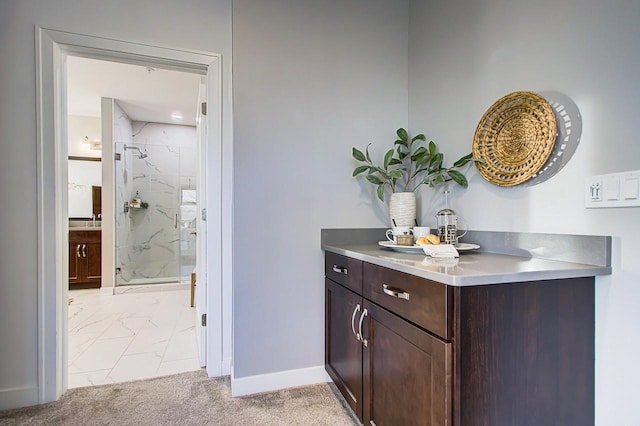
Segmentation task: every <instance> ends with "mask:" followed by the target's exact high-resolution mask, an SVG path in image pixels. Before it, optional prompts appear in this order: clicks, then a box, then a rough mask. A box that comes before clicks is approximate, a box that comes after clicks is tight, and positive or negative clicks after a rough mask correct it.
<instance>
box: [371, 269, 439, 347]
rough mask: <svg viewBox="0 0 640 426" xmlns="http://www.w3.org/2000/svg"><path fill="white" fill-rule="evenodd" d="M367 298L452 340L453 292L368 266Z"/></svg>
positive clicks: (406, 275) (434, 284)
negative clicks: (450, 321) (451, 312)
mask: <svg viewBox="0 0 640 426" xmlns="http://www.w3.org/2000/svg"><path fill="white" fill-rule="evenodd" d="M363 275H364V276H363V295H364V297H365V298H367V299H369V300H371V301H372V302H374V303H377V304H378V305H380V306H382V307H384V308H386V309H388V310H389V311H391V312H393V313H395V314H396V315H399V316H401V317H403V318H406V319H407V320H409V321H411V322H413V323H414V324H417V325H418V326H420V327H422V328H424V329H426V330H428V331H429V332H431V333H433V334H436V335H438V336H440V337H442V338H443V339H447V340H448V339H449V338H450V330H449V315H450V312H449V311H450V308H449V306H450V304H451V300H452V299H451V295H452V293H451V289H450V288H449V286H446V285H444V284H440V283H436V282H433V281H429V280H427V279H424V278H420V277H416V276H413V275H409V274H405V273H403V272H398V271H394V270H391V269H387V268H383V267H381V266H377V265H372V264H370V263H365V264H364V274H363Z"/></svg>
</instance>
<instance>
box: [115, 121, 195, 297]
mask: <svg viewBox="0 0 640 426" xmlns="http://www.w3.org/2000/svg"><path fill="white" fill-rule="evenodd" d="M127 145H128V146H133V147H138V148H140V151H141V152H143V153H144V154H146V155H147V156H146V157H145V158H139V153H138V151H136V150H127V151H126V152H123V156H122V163H123V189H122V191H123V192H124V195H125V196H126V197H127V201H131V200H132V199H133V198H134V197H135V194H136V192H137V193H139V194H140V198H141V201H142V202H145V203H147V204H148V208H146V209H130V210H129V212H128V213H126V214H124V218H123V219H124V221H125V222H126V225H124V226H122V228H123V229H128V234H127V235H122V238H123V239H122V241H123V244H119V252H120V255H119V256H118V260H119V261H120V265H118V266H120V267H121V271H122V272H121V274H120V275H119V280H118V284H120V285H123V284H137V283H151V282H175V281H179V280H180V279H181V277H185V278H186V277H188V273H190V272H191V270H192V269H193V266H194V264H195V235H192V234H191V232H192V231H195V202H193V203H192V202H191V201H189V199H186V200H185V201H184V202H183V201H182V200H183V195H184V194H185V193H184V192H183V190H195V189H196V187H195V183H196V176H195V171H196V170H197V160H196V132H195V127H190V126H176V125H168V124H160V123H141V122H132V140H131V143H130V144H127ZM121 149H122V147H118V146H117V147H116V151H117V152H120V150H121ZM187 195H189V196H190V195H192V193H188V194H187ZM123 204H124V201H123V203H122V205H123ZM119 234H120V232H119ZM181 267H182V269H183V270H182V271H181ZM187 271H188V272H187Z"/></svg>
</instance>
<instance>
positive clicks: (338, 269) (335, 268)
mask: <svg viewBox="0 0 640 426" xmlns="http://www.w3.org/2000/svg"><path fill="white" fill-rule="evenodd" d="M333 272H336V273H338V274H345V275H347V274H348V273H349V270H348V269H347V268H345V267H344V266H338V265H333Z"/></svg>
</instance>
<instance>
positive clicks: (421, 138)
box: [411, 133, 427, 142]
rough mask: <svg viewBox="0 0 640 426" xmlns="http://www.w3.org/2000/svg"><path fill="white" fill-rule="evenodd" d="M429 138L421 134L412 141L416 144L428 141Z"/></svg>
mask: <svg viewBox="0 0 640 426" xmlns="http://www.w3.org/2000/svg"><path fill="white" fill-rule="evenodd" d="M426 140H427V138H425V137H424V135H423V134H422V133H420V134H419V135H416V136H414V137H413V139H411V142H415V141H426Z"/></svg>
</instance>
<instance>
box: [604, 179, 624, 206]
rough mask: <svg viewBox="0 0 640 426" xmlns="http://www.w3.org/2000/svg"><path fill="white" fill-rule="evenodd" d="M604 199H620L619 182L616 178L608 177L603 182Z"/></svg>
mask: <svg viewBox="0 0 640 426" xmlns="http://www.w3.org/2000/svg"><path fill="white" fill-rule="evenodd" d="M604 195H605V199H606V200H609V201H615V200H619V199H620V181H619V180H618V178H616V177H610V178H607V179H605V180H604Z"/></svg>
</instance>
